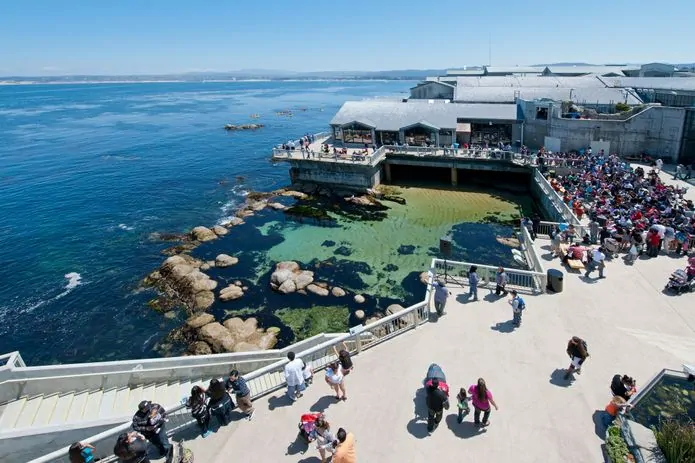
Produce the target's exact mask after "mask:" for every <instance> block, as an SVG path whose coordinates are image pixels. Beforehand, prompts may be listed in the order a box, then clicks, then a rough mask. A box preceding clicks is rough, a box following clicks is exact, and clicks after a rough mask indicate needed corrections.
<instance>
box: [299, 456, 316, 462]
mask: <svg viewBox="0 0 695 463" xmlns="http://www.w3.org/2000/svg"><path fill="white" fill-rule="evenodd" d="M297 463H321V459H320V458H319V457H307V458H302V459H301V460H299V461H297Z"/></svg>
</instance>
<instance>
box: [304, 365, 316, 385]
mask: <svg viewBox="0 0 695 463" xmlns="http://www.w3.org/2000/svg"><path fill="white" fill-rule="evenodd" d="M302 363H304V361H302ZM302 376H304V383H305V384H306V385H307V386H310V385H311V383H313V382H314V370H312V369H311V367H310V366H309V365H307V364H306V363H304V366H303V367H302Z"/></svg>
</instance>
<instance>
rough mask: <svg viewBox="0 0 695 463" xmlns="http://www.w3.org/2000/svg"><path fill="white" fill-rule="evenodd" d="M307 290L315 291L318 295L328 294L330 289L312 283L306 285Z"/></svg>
mask: <svg viewBox="0 0 695 463" xmlns="http://www.w3.org/2000/svg"><path fill="white" fill-rule="evenodd" d="M306 290H307V291H309V292H310V293H314V294H316V295H317V296H328V290H327V289H326V288H323V287H321V286H319V285H317V284H314V283H312V284H310V285H308V286H307V287H306Z"/></svg>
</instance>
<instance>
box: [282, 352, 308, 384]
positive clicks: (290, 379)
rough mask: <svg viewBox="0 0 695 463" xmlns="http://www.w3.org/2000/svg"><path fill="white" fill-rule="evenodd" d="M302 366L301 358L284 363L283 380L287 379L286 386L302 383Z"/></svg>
mask: <svg viewBox="0 0 695 463" xmlns="http://www.w3.org/2000/svg"><path fill="white" fill-rule="evenodd" d="M303 366H304V362H302V359H298V358H296V359H294V360H292V361H291V362H289V363H288V364H287V365H285V381H287V385H288V386H299V385H300V384H304V373H303V372H302V367H303Z"/></svg>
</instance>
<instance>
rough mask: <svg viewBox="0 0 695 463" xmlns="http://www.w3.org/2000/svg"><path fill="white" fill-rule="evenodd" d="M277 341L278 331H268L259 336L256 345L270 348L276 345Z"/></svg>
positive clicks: (266, 348) (265, 348) (264, 348)
mask: <svg viewBox="0 0 695 463" xmlns="http://www.w3.org/2000/svg"><path fill="white" fill-rule="evenodd" d="M277 342H278V339H277V333H274V332H272V331H266V332H265V333H264V334H263V335H262V336H260V337H259V339H258V341H256V345H257V346H258V347H259V348H260V349H261V350H268V349H272V348H273V347H275V344H277Z"/></svg>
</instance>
